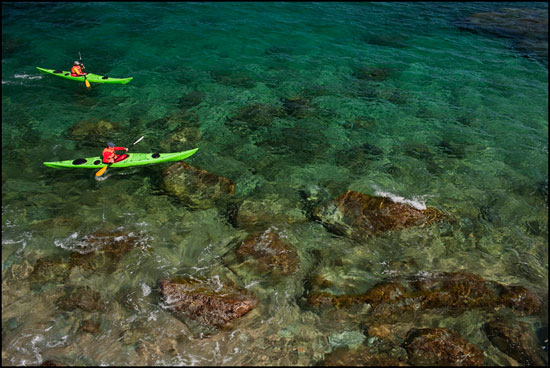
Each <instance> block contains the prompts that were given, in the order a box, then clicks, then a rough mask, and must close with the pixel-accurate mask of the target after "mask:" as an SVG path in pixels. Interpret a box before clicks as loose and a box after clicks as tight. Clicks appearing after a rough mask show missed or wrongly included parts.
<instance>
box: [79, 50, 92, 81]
mask: <svg viewBox="0 0 550 368" xmlns="http://www.w3.org/2000/svg"><path fill="white" fill-rule="evenodd" d="M78 57H79V58H80V65H82V69H86V67H85V66H84V64H82V55H80V51H79V52H78ZM84 84H85V85H86V88H90V81H88V78H86V74H84Z"/></svg>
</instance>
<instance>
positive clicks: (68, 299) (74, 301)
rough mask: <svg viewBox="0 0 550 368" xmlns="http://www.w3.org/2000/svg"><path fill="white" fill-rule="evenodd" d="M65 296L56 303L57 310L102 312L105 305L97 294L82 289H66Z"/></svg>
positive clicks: (87, 288) (88, 289)
mask: <svg viewBox="0 0 550 368" xmlns="http://www.w3.org/2000/svg"><path fill="white" fill-rule="evenodd" d="M65 292H66V294H65V295H64V296H62V297H60V298H59V299H57V301H56V303H55V304H56V305H57V307H58V308H60V309H63V310H65V311H72V310H74V309H76V308H80V309H82V310H84V311H87V312H93V311H102V310H104V309H105V304H104V303H103V301H102V300H101V296H100V294H99V293H98V292H96V291H94V290H92V289H90V288H89V287H87V286H84V287H67V288H66V289H65Z"/></svg>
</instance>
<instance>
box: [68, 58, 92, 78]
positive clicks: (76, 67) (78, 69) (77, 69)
mask: <svg viewBox="0 0 550 368" xmlns="http://www.w3.org/2000/svg"><path fill="white" fill-rule="evenodd" d="M83 69H86V68H85V67H84V64H82V63H81V62H79V61H75V62H74V63H73V67H72V68H71V77H81V76H83V75H87V74H88V73H84V72H83V71H82V70H83Z"/></svg>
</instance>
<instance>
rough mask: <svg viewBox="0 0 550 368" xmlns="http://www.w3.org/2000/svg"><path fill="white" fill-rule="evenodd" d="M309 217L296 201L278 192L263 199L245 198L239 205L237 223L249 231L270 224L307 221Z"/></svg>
mask: <svg viewBox="0 0 550 368" xmlns="http://www.w3.org/2000/svg"><path fill="white" fill-rule="evenodd" d="M305 221H307V218H306V217H305V215H304V214H303V212H302V211H301V209H300V208H298V207H296V203H295V202H292V201H291V200H289V199H287V198H284V197H280V196H279V195H276V194H271V195H268V196H266V197H264V198H262V199H259V200H255V199H252V198H248V199H245V200H244V201H243V203H242V204H241V205H240V206H239V208H238V212H237V216H236V219H235V222H236V225H237V226H238V227H240V228H244V229H247V230H249V231H256V230H258V229H259V228H265V227H267V226H270V225H275V226H278V225H283V224H292V223H297V222H305Z"/></svg>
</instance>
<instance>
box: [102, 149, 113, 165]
mask: <svg viewBox="0 0 550 368" xmlns="http://www.w3.org/2000/svg"><path fill="white" fill-rule="evenodd" d="M101 155H102V156H103V163H105V164H110V163H112V162H114V160H115V159H116V158H117V154H115V148H114V147H106V148H105V149H104V150H103V153H102V154H101ZM111 156H113V161H112V162H111Z"/></svg>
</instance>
